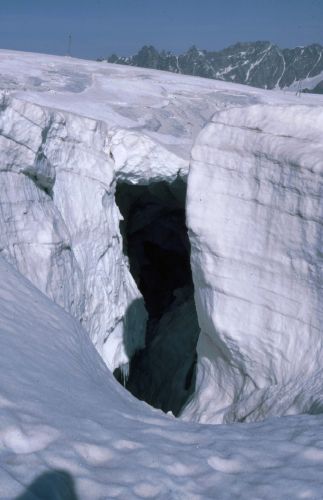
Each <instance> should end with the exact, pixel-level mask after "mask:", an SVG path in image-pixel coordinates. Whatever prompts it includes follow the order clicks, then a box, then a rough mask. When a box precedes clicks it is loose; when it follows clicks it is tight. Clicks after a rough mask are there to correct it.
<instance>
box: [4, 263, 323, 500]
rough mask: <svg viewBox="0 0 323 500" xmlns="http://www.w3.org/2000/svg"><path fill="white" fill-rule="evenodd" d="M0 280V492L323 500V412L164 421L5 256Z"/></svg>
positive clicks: (82, 499)
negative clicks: (255, 419)
mask: <svg viewBox="0 0 323 500" xmlns="http://www.w3.org/2000/svg"><path fill="white" fill-rule="evenodd" d="M0 279H1V284H2V285H1V287H0V332H1V334H0V380H1V385H0V388H1V393H0V396H1V397H0V422H1V423H0V484H1V492H0V498H1V499H3V500H5V499H6V500H9V499H10V500H11V499H13V498H17V495H19V497H18V498H19V499H22V500H26V499H28V500H31V499H32V500H35V499H39V498H50V499H54V498H63V499H67V498H69V499H70V498H71V499H72V498H77V499H79V500H87V499H88V500H94V499H95V500H96V499H97V500H99V499H100V500H101V499H111V498H120V499H124V498H131V499H132V498H134V499H135V498H136V499H138V498H139V499H140V498H158V499H164V500H166V499H167V500H169V499H176V500H177V499H178V500H179V499H181V500H184V499H185V500H186V499H187V498H190V499H200V498H215V499H221V500H226V499H228V500H231V499H232V498H239V499H246V500H247V499H248V500H250V499H259V498H261V499H272V498H277V499H278V500H279V499H286V498H295V499H303V498H310V499H314V498H321V492H322V488H323V480H322V474H321V472H322V466H323V442H322V439H320V438H319V436H320V435H321V429H322V425H323V419H322V416H321V415H319V416H309V415H307V416H298V417H286V418H281V419H278V418H273V419H268V420H266V421H264V422H260V423H254V424H235V425H226V426H224V425H222V426H208V425H203V426H201V425H198V424H193V423H185V422H182V421H179V420H176V419H174V418H173V417H170V416H166V415H164V414H163V413H162V412H160V411H157V410H152V409H151V408H149V407H148V406H147V405H145V404H144V403H141V402H139V401H137V400H136V399H134V398H133V397H132V396H131V395H130V394H129V393H127V392H126V391H125V390H124V389H123V388H122V386H121V385H119V384H117V383H116V381H115V380H114V379H113V377H112V375H111V373H110V372H109V371H108V369H107V368H106V366H105V365H104V363H103V362H102V360H101V359H100V357H99V355H98V354H97V352H96V351H95V349H94V347H93V345H92V343H91V341H90V339H89V338H88V336H87V334H86V333H85V331H84V330H83V329H82V327H81V326H80V325H79V323H78V322H76V321H75V320H73V319H72V318H71V317H70V316H69V315H68V314H67V313H66V312H65V311H64V310H63V309H61V308H60V307H59V306H57V305H55V304H54V303H53V302H52V301H50V300H49V299H48V298H47V297H45V296H44V295H43V294H42V293H41V292H40V291H39V290H37V289H36V288H35V287H34V286H33V285H32V284H31V283H30V282H29V281H27V280H26V279H25V278H24V277H22V276H21V274H19V273H18V272H17V271H16V270H14V269H13V268H12V266H11V265H9V264H8V263H6V262H5V261H4V260H3V259H2V258H1V257H0ZM58 471H61V472H60V473H58ZM57 478H60V481H58V479H57ZM31 484H32V487H31V488H29V495H27V488H28V486H30V485H31ZM46 488H47V489H46ZM48 488H50V490H49V491H48ZM67 490H68V491H70V493H69V495H68V494H67ZM32 491H33V492H34V493H35V491H36V492H37V491H38V492H41V491H43V492H44V491H46V496H45V495H44V496H42V495H41V493H40V494H38V496H36V495H32ZM71 492H74V496H72V493H71Z"/></svg>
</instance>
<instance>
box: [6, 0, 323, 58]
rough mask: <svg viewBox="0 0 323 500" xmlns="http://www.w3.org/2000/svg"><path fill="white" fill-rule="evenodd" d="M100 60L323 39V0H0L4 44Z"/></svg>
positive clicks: (321, 41) (296, 43)
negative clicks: (150, 48) (145, 49)
mask: <svg viewBox="0 0 323 500" xmlns="http://www.w3.org/2000/svg"><path fill="white" fill-rule="evenodd" d="M69 33H71V34H72V55H74V56H76V57H84V58H93V59H95V58H97V57H101V56H106V55H110V54H111V53H113V52H116V53H118V54H122V55H128V54H133V53H135V52H136V51H137V50H138V49H139V48H140V47H141V46H142V45H144V44H152V45H155V46H156V47H157V48H158V49H161V48H164V49H166V50H174V51H175V52H181V51H184V50H186V49H188V48H189V47H190V46H192V45H196V46H197V47H199V48H204V49H209V50H212V49H213V50H218V49H221V48H224V47H226V46H228V45H230V44H233V43H235V42H238V41H254V40H270V41H273V42H274V43H277V44H278V45H280V46H281V47H294V46H296V45H307V44H310V43H313V42H316V43H321V44H323V0H302V1H301V0H163V1H160V0H150V1H149V0H0V48H10V49H17V50H26V51H35V52H47V53H52V54H65V53H66V51H67V40H68V34H69Z"/></svg>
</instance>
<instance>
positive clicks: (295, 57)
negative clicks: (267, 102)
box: [107, 41, 323, 89]
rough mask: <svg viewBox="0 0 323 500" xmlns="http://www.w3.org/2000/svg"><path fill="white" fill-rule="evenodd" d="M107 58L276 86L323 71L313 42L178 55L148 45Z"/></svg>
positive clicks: (321, 54) (319, 51)
mask: <svg viewBox="0 0 323 500" xmlns="http://www.w3.org/2000/svg"><path fill="white" fill-rule="evenodd" d="M107 61H108V62H112V63H118V64H127V65H131V66H140V67H143V68H153V69H160V70H165V71H172V72H174V73H182V74H185V75H195V76H203V77H205V78H213V79H217V80H225V81H230V82H235V83H243V84H246V85H252V86H254V87H260V88H267V89H273V88H275V87H278V88H285V87H288V86H290V85H291V84H293V83H294V82H295V81H296V82H298V81H300V82H301V81H302V80H303V79H305V78H310V77H313V76H317V75H319V74H320V73H321V72H323V47H322V46H321V45H318V44H313V45H309V46H308V47H296V48H294V49H280V48H279V47H278V46H277V45H273V44H272V43H270V42H262V41H259V42H252V43H237V44H235V45H232V46H231V47H228V48H226V49H224V50H221V51H217V52H212V51H206V50H198V49H197V48H196V47H191V48H190V49H189V50H188V51H187V52H186V53H185V54H181V55H178V56H177V55H175V54H173V53H172V52H165V51H161V52H158V51H157V50H156V49H155V48H154V47H152V46H144V47H143V48H142V49H141V50H140V51H139V52H138V53H137V54H136V55H134V56H131V57H118V56H116V55H113V56H111V57H109V58H108V59H107ZM322 80H323V77H322Z"/></svg>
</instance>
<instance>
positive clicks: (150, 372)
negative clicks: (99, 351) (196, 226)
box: [114, 179, 199, 415]
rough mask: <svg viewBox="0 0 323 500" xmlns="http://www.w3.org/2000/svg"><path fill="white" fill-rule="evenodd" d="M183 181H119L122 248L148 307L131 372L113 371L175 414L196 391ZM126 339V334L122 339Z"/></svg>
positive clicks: (194, 331) (132, 389)
mask: <svg viewBox="0 0 323 500" xmlns="http://www.w3.org/2000/svg"><path fill="white" fill-rule="evenodd" d="M185 198H186V184H185V183H184V182H183V181H182V180H180V179H177V180H176V181H175V182H173V183H171V184H168V183H166V182H156V183H152V184H149V185H145V186H141V185H131V184H126V183H119V184H118V185H117V190H116V203H117V205H118V207H119V209H120V212H121V214H122V216H123V218H124V220H123V221H122V222H121V224H120V229H121V234H122V236H123V242H124V253H125V255H126V256H127V257H128V260H129V267H130V271H131V273H132V275H133V277H134V279H135V281H136V283H137V286H138V288H139V290H140V292H141V293H142V295H143V298H144V301H145V306H146V309H147V312H148V321H147V327H146V339H145V348H144V349H142V350H140V351H137V352H136V353H135V355H133V356H132V359H131V361H130V366H129V375H128V377H127V379H126V380H124V377H123V373H122V370H121V368H117V369H116V370H115V371H114V375H115V377H116V378H117V380H119V382H120V383H122V384H124V385H125V387H126V388H127V389H128V390H129V391H130V392H131V393H132V394H133V395H134V396H136V397H137V398H138V399H141V400H144V401H146V402H147V403H149V404H150V405H152V406H154V407H155V408H160V409H162V410H163V411H165V412H168V411H172V413H173V414H174V415H178V414H179V413H180V412H181V410H182V408H183V407H184V406H185V404H186V403H187V402H188V400H189V399H190V398H191V396H192V394H193V393H194V388H195V370H196V357H197V356H196V344H197V340H198V333H199V327H198V321H197V314H196V309H195V303H194V287H193V281H192V273H191V267H190V243H189V239H188V235H187V228H186V225H185ZM125 343H126V339H125Z"/></svg>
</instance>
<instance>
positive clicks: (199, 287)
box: [186, 104, 323, 422]
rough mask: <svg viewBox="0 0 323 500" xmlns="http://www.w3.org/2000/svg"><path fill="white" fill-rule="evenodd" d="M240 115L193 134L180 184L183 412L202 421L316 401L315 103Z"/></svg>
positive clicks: (224, 116)
mask: <svg viewBox="0 0 323 500" xmlns="http://www.w3.org/2000/svg"><path fill="white" fill-rule="evenodd" d="M241 111H242V110H241V109H230V110H227V111H222V112H219V113H218V114H215V115H214V117H213V119H212V121H211V122H210V124H209V125H208V126H207V127H205V129H204V130H203V131H202V132H201V134H200V136H199V138H198V140H197V142H196V144H195V146H194V148H193V152H192V157H193V161H192V165H191V170H190V175H189V182H188V207H187V214H188V225H189V228H190V230H191V231H192V236H191V245H192V272H193V277H194V282H195V290H196V293H195V301H196V306H197V311H198V317H199V324H200V327H201V335H200V338H199V345H198V356H199V364H198V376H197V391H196V397H195V398H194V401H192V403H191V406H190V408H188V409H187V410H186V412H187V415H190V417H191V418H192V417H193V418H196V419H198V420H201V421H204V422H221V421H223V420H224V421H235V420H238V421H250V420H256V419H259V418H264V417H266V416H268V415H284V414H291V413H303V412H312V411H314V406H315V405H316V406H317V408H319V407H321V406H322V396H323V392H322V389H323V387H322V373H321V366H322V361H323V359H322V357H323V350H322V347H321V346H322V339H321V337H322V320H323V308H322V298H323V297H322V287H321V282H322V253H321V250H320V249H321V245H322V238H323V233H322V209H321V199H322V193H323V191H322V189H323V184H322V154H323V148H322V144H321V128H322V125H323V113H322V111H323V109H322V107H310V106H308V107H306V106H301V105H297V104H295V105H292V104H289V105H288V106H281V105H279V104H278V105H276V106H272V105H265V104H262V105H256V104H255V105H251V106H247V107H245V108H244V109H243V112H241ZM310 387H311V389H310ZM314 387H315V389H314ZM313 405H314V406H313Z"/></svg>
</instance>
